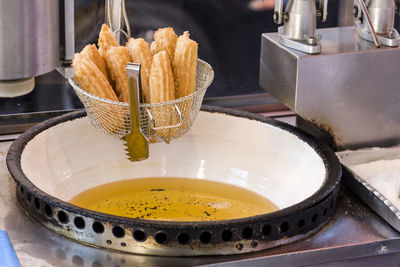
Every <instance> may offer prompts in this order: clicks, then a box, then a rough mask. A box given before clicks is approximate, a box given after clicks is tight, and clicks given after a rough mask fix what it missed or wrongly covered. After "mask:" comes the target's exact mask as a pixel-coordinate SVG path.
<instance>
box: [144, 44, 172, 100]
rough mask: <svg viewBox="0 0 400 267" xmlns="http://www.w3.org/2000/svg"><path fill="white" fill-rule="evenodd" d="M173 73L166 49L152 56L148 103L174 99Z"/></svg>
mask: <svg viewBox="0 0 400 267" xmlns="http://www.w3.org/2000/svg"><path fill="white" fill-rule="evenodd" d="M174 96H175V85H174V75H173V73H172V69H171V63H170V61H169V57H168V54H167V52H166V51H164V50H163V51H160V52H158V53H157V54H155V55H154V56H153V63H152V64H151V69H150V103H161V102H166V101H169V100H173V99H175V97H174Z"/></svg>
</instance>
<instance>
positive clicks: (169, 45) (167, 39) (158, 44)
mask: <svg viewBox="0 0 400 267" xmlns="http://www.w3.org/2000/svg"><path fill="white" fill-rule="evenodd" d="M177 39H178V36H177V35H176V33H175V32H174V29H172V28H171V27H167V28H161V29H158V30H157V31H156V32H155V33H154V42H152V43H151V47H150V49H151V52H152V54H153V55H155V54H157V53H158V52H160V51H162V50H165V51H167V53H168V57H169V60H170V62H172V61H173V60H174V53H175V47H176V40H177Z"/></svg>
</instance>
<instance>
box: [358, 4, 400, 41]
mask: <svg viewBox="0 0 400 267" xmlns="http://www.w3.org/2000/svg"><path fill="white" fill-rule="evenodd" d="M366 8H367V9H368V11H369V12H366V13H365V4H364V2H363V1H359V0H358V1H355V4H354V13H355V15H354V16H355V17H356V21H355V25H356V30H357V33H358V35H359V36H360V37H361V38H363V39H365V40H368V41H374V42H375V41H376V39H378V40H379V42H381V43H382V44H383V45H385V46H391V47H397V46H399V44H400V35H399V33H398V31H397V30H396V29H394V17H395V13H398V8H399V1H398V0H395V1H393V0H369V1H367V5H366ZM361 10H364V11H363V12H361ZM368 13H369V14H370V16H371V19H369V17H368ZM363 18H364V21H361V19H363ZM366 24H372V25H373V27H372V28H371V27H370V26H368V25H366ZM374 29H375V30H376V34H375V33H373V32H374Z"/></svg>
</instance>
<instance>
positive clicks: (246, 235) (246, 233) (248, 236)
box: [242, 227, 253, 239]
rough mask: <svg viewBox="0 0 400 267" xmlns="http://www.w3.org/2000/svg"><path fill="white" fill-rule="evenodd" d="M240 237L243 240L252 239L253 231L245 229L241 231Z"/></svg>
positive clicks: (248, 228)
mask: <svg viewBox="0 0 400 267" xmlns="http://www.w3.org/2000/svg"><path fill="white" fill-rule="evenodd" d="M242 237H243V238H244V239H251V238H252V237H253V229H252V228H250V227H246V228H244V229H243V231H242Z"/></svg>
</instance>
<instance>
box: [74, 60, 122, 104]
mask: <svg viewBox="0 0 400 267" xmlns="http://www.w3.org/2000/svg"><path fill="white" fill-rule="evenodd" d="M72 65H73V66H74V68H75V80H76V81H77V82H78V83H79V85H80V86H81V87H82V88H83V89H84V90H86V91H87V92H89V93H90V94H92V95H95V96H98V97H101V98H107V99H110V100H114V101H118V98H117V96H116V94H115V92H114V90H113V88H112V87H111V85H110V83H109V82H108V81H107V79H106V77H105V76H104V74H103V73H102V72H101V71H100V70H99V68H97V67H96V65H95V64H94V63H93V62H92V61H91V60H90V59H89V58H87V57H86V56H85V55H82V54H79V53H78V54H75V57H74V60H73V62H72Z"/></svg>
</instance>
